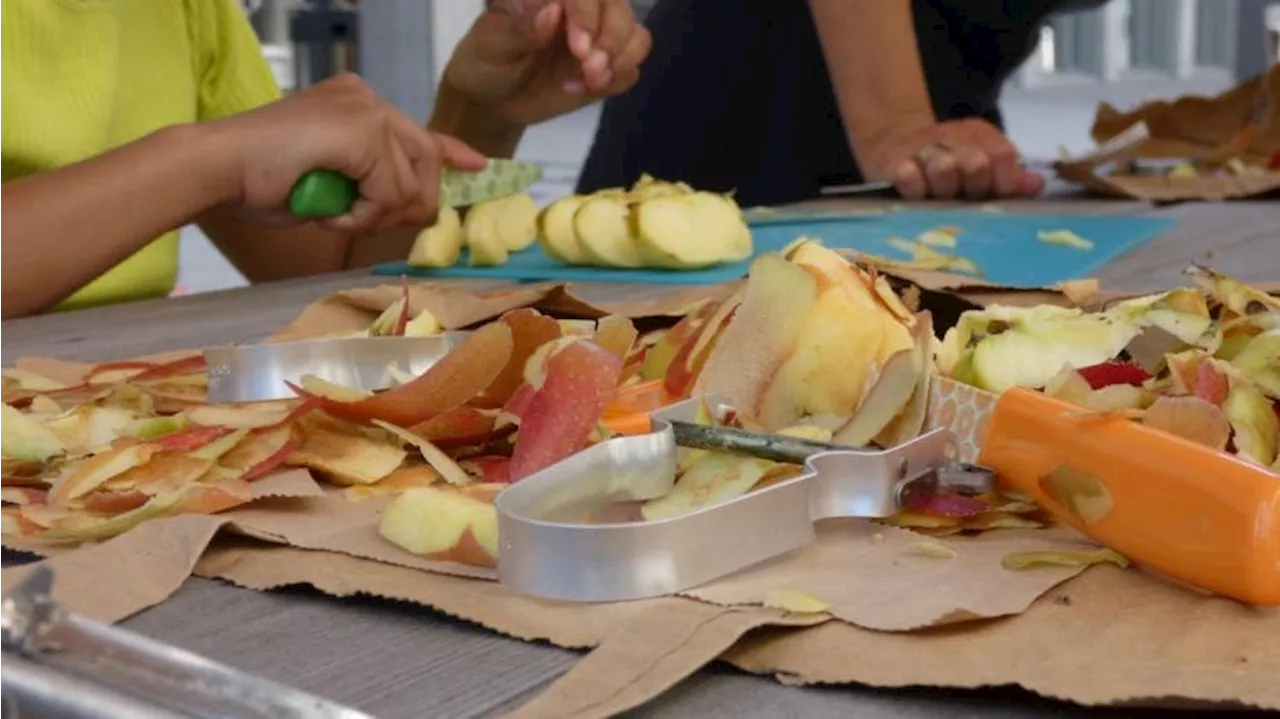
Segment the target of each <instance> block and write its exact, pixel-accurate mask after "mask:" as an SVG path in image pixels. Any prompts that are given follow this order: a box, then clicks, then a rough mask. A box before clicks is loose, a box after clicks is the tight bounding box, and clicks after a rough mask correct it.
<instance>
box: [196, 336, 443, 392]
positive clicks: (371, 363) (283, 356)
mask: <svg viewBox="0 0 1280 719" xmlns="http://www.w3.org/2000/svg"><path fill="white" fill-rule="evenodd" d="M465 337H466V333H465V332H445V333H444V334H441V335H435V336H431V337H338V338H333V339H318V340H301V341H297V342H267V343H264V344H256V345H235V346H229V347H211V348H209V349H206V350H205V351H204V357H205V364H206V365H207V366H208V370H207V371H208V373H209V375H208V376H209V381H208V400H209V402H210V403H212V404H225V403H231V402H256V401H264V400H273V399H293V398H295V397H296V396H297V395H295V394H294V393H293V391H292V390H291V389H289V386H288V385H287V384H285V383H286V382H293V383H295V384H296V383H297V382H299V380H301V378H302V376H303V375H315V376H316V377H319V378H320V379H323V380H326V381H329V382H333V383H335V384H340V385H342V386H344V387H350V388H352V389H363V390H369V391H373V390H378V389H385V388H387V387H389V386H390V385H392V384H393V383H394V382H393V379H394V376H393V374H392V372H393V371H396V370H399V371H400V372H401V373H405V374H408V375H413V376H417V375H419V374H421V373H423V372H425V371H426V370H427V368H429V367H430V366H431V365H432V364H434V363H436V362H438V361H439V360H440V359H441V358H442V357H444V356H445V355H446V354H448V353H449V352H450V351H452V350H453V348H454V347H457V346H458V345H459V344H460V343H461V342H462V340H463V339H464V338H465Z"/></svg>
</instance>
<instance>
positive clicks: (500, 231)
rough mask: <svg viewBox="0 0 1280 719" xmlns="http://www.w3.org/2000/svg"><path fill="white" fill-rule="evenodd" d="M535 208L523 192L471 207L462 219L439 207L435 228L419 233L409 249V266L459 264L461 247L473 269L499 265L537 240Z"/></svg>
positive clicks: (449, 209)
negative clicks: (468, 255)
mask: <svg viewBox="0 0 1280 719" xmlns="http://www.w3.org/2000/svg"><path fill="white" fill-rule="evenodd" d="M537 223H538V206H537V205H536V204H535V203H534V201H533V198H532V197H530V196H529V195H527V194H524V193H516V194H514V195H507V196H505V197H499V198H496V199H493V200H488V201H485V202H480V203H477V204H475V205H472V206H471V207H470V208H469V209H468V210H467V212H466V216H465V217H463V216H461V215H459V214H458V211H457V210H455V209H453V208H452V207H442V208H441V209H440V214H439V215H438V216H437V217H436V222H435V224H434V225H432V226H430V227H428V228H426V229H424V230H422V232H420V233H418V237H417V238H416V239H415V240H414V242H413V247H412V248H411V249H410V250H409V259H408V263H409V265H410V266H412V267H423V268H437V269H438V268H444V267H452V266H454V265H456V264H457V263H458V259H459V258H460V257H461V256H462V250H463V248H464V247H465V248H467V249H468V250H469V254H470V258H469V260H468V262H469V264H470V265H471V266H473V267H490V266H499V265H504V264H506V263H507V260H508V259H509V258H510V256H511V253H513V252H521V251H523V250H525V249H527V248H528V247H529V246H530V245H532V244H533V243H534V241H536V240H537V237H538V229H537Z"/></svg>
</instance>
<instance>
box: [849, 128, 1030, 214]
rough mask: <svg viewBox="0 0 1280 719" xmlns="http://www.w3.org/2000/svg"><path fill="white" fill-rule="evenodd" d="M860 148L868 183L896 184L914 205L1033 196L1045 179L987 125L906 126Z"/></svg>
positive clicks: (860, 160) (856, 152) (1003, 137)
mask: <svg viewBox="0 0 1280 719" xmlns="http://www.w3.org/2000/svg"><path fill="white" fill-rule="evenodd" d="M861 144H862V145H863V146H862V147H857V148H855V155H856V156H857V158H858V164H859V166H860V167H861V168H863V174H864V175H865V176H866V178H867V179H868V180H886V181H889V182H892V183H893V184H894V187H896V188H897V190H898V192H899V193H900V194H901V195H902V196H903V197H904V198H906V199H909V200H922V199H926V198H940V199H952V198H965V199H970V200H981V199H987V198H1002V197H1033V196H1035V195H1038V194H1040V192H1041V191H1042V190H1043V189H1044V178H1043V177H1041V176H1040V175H1037V174H1035V173H1033V172H1028V171H1027V170H1025V169H1023V167H1022V164H1021V158H1020V156H1019V154H1018V149H1017V148H1016V147H1014V146H1013V143H1012V142H1010V141H1009V138H1008V137H1006V136H1005V134H1004V133H1002V132H1001V131H1000V130H999V128H997V127H995V126H994V125H992V124H991V123H989V122H987V121H986V120H981V119H977V118H966V119H963V120H947V121H943V122H934V121H932V120H928V121H922V122H904V123H902V124H901V125H900V126H898V127H895V128H893V129H892V130H890V131H887V132H885V133H882V134H881V135H880V136H878V137H875V138H871V139H869V141H867V142H864V143H861Z"/></svg>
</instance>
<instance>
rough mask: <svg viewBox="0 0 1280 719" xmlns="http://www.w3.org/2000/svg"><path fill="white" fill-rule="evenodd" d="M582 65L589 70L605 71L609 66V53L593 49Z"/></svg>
mask: <svg viewBox="0 0 1280 719" xmlns="http://www.w3.org/2000/svg"><path fill="white" fill-rule="evenodd" d="M582 65H583V67H584V68H585V69H586V70H587V71H588V72H596V73H599V72H604V71H605V70H607V69H608V68H609V53H607V52H605V51H604V50H592V51H591V54H590V55H588V56H587V59H586V60H585V61H583V63H582Z"/></svg>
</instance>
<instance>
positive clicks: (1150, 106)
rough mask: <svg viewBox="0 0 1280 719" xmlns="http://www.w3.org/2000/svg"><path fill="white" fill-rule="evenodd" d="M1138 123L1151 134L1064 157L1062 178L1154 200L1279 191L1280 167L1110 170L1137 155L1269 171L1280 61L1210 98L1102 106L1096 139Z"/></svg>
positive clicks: (1278, 147)
mask: <svg viewBox="0 0 1280 719" xmlns="http://www.w3.org/2000/svg"><path fill="white" fill-rule="evenodd" d="M1138 123H1143V124H1144V125H1145V126H1146V129H1147V137H1146V138H1145V139H1142V140H1141V141H1140V142H1135V143H1133V144H1132V145H1130V146H1128V147H1126V148H1125V149H1124V150H1123V151H1122V152H1117V153H1112V154H1108V155H1107V156H1105V157H1100V158H1099V157H1088V156H1087V157H1084V158H1078V159H1075V160H1066V161H1064V162H1061V163H1059V164H1058V166H1057V170H1058V176H1059V177H1061V178H1062V179H1064V180H1067V181H1069V182H1074V183H1077V184H1079V185H1082V186H1084V187H1087V188H1089V189H1091V190H1094V191H1097V192H1102V193H1105V194H1109V195H1118V196H1121V197H1133V198H1137V199H1141V200H1149V201H1152V202H1179V201H1184V200H1225V199H1231V198H1244V197H1258V196H1262V195H1266V194H1268V193H1272V192H1275V191H1277V190H1280V171H1271V172H1259V173H1257V174H1241V175H1231V174H1224V175H1216V176H1196V177H1169V176H1167V175H1163V174H1160V175H1147V174H1125V173H1123V172H1105V171H1104V168H1105V167H1108V166H1111V165H1112V164H1113V163H1120V164H1123V163H1125V162H1127V161H1129V160H1133V159H1168V160H1188V161H1192V160H1193V161H1198V162H1202V163H1205V164H1206V165H1208V166H1209V167H1221V166H1224V165H1225V163H1226V162H1227V161H1229V160H1232V159H1239V160H1241V161H1242V162H1244V163H1245V164H1246V165H1249V166H1250V167H1254V168H1259V169H1261V168H1266V167H1267V166H1268V163H1269V161H1270V159H1271V157H1272V156H1273V155H1274V153H1276V152H1280V65H1276V66H1273V67H1272V68H1271V70H1270V71H1269V72H1267V73H1265V74H1263V75H1259V76H1257V77H1254V78H1252V79H1250V80H1246V81H1245V82H1243V83H1241V84H1239V85H1237V86H1236V87H1234V88H1232V89H1230V90H1227V91H1226V92H1224V93H1222V94H1220V95H1218V96H1216V97H1212V98H1206V97H1191V96H1188V97H1180V98H1178V99H1176V100H1174V101H1172V102H1165V101H1158V102H1149V103H1145V104H1143V105H1141V106H1139V107H1137V108H1135V109H1133V110H1131V111H1129V112H1121V111H1119V110H1117V109H1116V108H1114V107H1112V106H1111V105H1108V104H1106V103H1103V104H1102V105H1100V106H1099V107H1098V112H1097V115H1096V117H1095V118H1094V123H1093V128H1092V135H1093V139H1094V140H1095V141H1096V142H1099V143H1105V142H1107V141H1110V140H1112V139H1114V138H1117V137H1119V136H1121V135H1122V134H1123V133H1124V132H1126V131H1127V130H1129V129H1130V128H1132V127H1134V126H1135V125H1137V124H1138Z"/></svg>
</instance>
